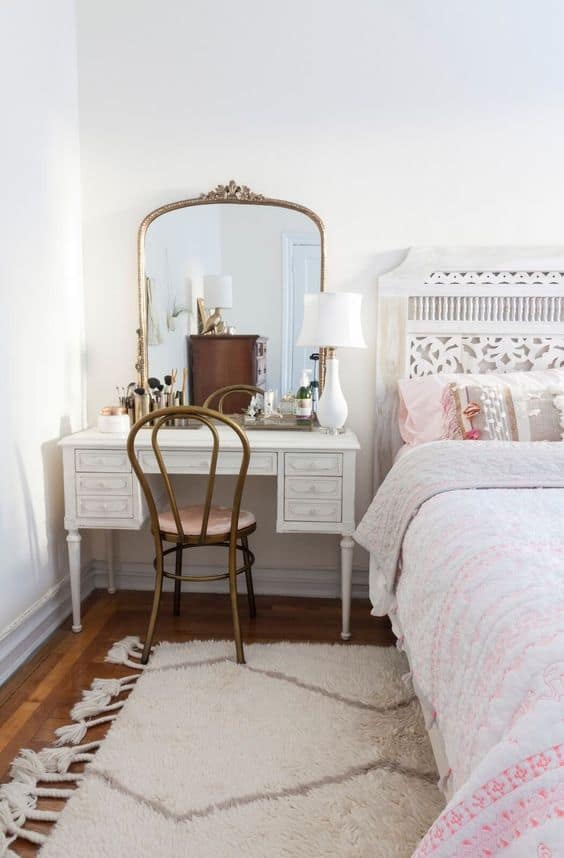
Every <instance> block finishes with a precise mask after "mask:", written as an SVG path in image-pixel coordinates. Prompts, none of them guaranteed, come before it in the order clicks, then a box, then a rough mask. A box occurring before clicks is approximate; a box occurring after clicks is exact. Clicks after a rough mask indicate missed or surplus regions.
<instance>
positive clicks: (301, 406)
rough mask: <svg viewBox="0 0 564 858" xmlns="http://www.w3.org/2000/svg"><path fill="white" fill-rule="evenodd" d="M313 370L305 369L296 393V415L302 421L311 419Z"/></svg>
mask: <svg viewBox="0 0 564 858" xmlns="http://www.w3.org/2000/svg"><path fill="white" fill-rule="evenodd" d="M310 374H311V370H309V369H304V371H303V373H302V380H301V383H300V386H299V388H298V392H297V393H296V404H295V411H294V413H295V415H296V420H298V421H299V422H300V423H301V422H305V421H307V420H311V414H312V400H311V378H310Z"/></svg>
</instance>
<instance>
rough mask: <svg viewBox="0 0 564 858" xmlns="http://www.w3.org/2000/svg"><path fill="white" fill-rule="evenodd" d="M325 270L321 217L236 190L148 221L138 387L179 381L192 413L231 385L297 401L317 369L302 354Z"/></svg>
mask: <svg viewBox="0 0 564 858" xmlns="http://www.w3.org/2000/svg"><path fill="white" fill-rule="evenodd" d="M324 269H325V236H324V228H323V223H322V221H321V219H320V218H319V216H318V215H317V214H315V212H313V211H311V210H310V209H308V208H306V207H305V206H302V205H299V204H298V203H293V202H287V201H285V200H277V199H271V198H269V197H265V196H263V195H262V194H257V193H254V192H253V191H251V190H250V189H249V188H248V187H246V186H245V185H238V184H237V183H236V182H234V181H231V182H229V184H227V185H218V186H217V187H216V188H215V189H214V190H212V191H210V192H209V193H207V194H202V195H201V196H200V197H197V198H193V199H187V200H180V201H179V202H174V203H168V204H166V205H163V206H161V207H160V208H158V209H155V210H154V211H152V212H150V213H149V214H148V215H147V216H146V217H145V218H144V220H143V222H142V223H141V226H140V228H139V235H138V276H139V280H138V289H139V329H138V355H137V363H136V369H137V372H138V383H139V386H140V387H143V388H145V389H146V388H147V385H148V384H149V380H150V379H159V380H161V381H162V380H163V378H164V376H165V375H167V376H168V375H171V374H172V373H173V371H175V372H176V389H177V390H178V391H180V390H182V391H183V393H184V404H194V405H201V404H202V403H203V402H204V400H205V399H206V398H207V396H208V395H209V394H210V393H211V392H212V391H213V390H215V389H217V388H220V387H224V386H225V385H230V384H247V385H249V384H250V385H256V386H258V387H261V388H264V389H268V390H273V391H276V392H277V393H278V394H279V396H280V397H282V396H283V395H284V394H286V393H287V392H294V393H295V391H296V390H297V387H298V386H299V384H300V378H301V376H302V375H303V370H304V369H311V370H314V369H315V363H316V362H315V361H313V362H312V360H311V359H310V354H311V353H312V349H305V348H301V347H298V346H296V339H297V336H298V333H299V331H300V327H301V324H302V318H303V303H304V300H303V296H304V294H305V293H308V292H318V291H320V290H321V291H323V288H324ZM317 372H318V374H319V378H320V381H321V380H322V379H323V360H320V362H319V368H318V370H317ZM153 383H154V382H153ZM235 406H236V403H235V404H234V409H235Z"/></svg>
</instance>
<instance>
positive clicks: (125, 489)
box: [60, 427, 360, 640]
mask: <svg viewBox="0 0 564 858" xmlns="http://www.w3.org/2000/svg"><path fill="white" fill-rule="evenodd" d="M218 428H219V433H220V450H221V453H220V457H219V462H218V468H217V473H218V474H233V473H237V472H238V468H239V462H240V452H239V451H240V449H241V448H240V442H239V441H238V439H236V438H235V437H234V435H233V433H231V432H230V431H229V430H228V429H227V428H225V427H218ZM248 438H249V442H250V445H251V462H250V466H249V472H248V473H249V476H251V475H252V476H257V475H262V476H265V477H274V478H276V480H277V489H278V492H277V496H278V501H277V516H276V531H277V532H278V533H333V534H341V537H342V538H341V581H342V632H341V637H342V638H343V639H345V640H348V639H349V638H350V604H351V578H352V556H353V545H354V543H353V540H352V538H351V535H352V533H353V531H354V529H355V521H354V499H355V467H356V454H357V451H358V450H359V446H360V445H359V442H358V439H357V437H356V435H355V434H354V433H353V432H350V431H348V430H347V431H346V432H345V433H343V434H340V435H327V434H324V433H322V432H320V431H319V430H314V431H312V432H303V431H291V430H290V431H286V430H285V431H280V432H277V431H275V430H264V431H261V430H252V431H249V433H248ZM126 440H127V436H126V435H121V434H119V435H118V434H110V433H102V432H98V431H97V430H95V429H86V430H84V431H82V432H77V433H75V434H74V435H69V436H67V437H66V438H63V439H62V441H60V445H61V446H62V448H63V465H64V486H65V529H66V530H67V531H68V535H67V543H68V551H69V566H70V580H71V591H72V609H73V626H72V628H73V631H74V632H80V631H81V629H82V626H81V617H80V607H81V598H80V571H81V563H80V542H81V536H80V531H81V529H83V528H96V529H104V530H107V531H109V533H110V534H111V531H113V530H139V529H140V528H141V526H142V525H143V522H144V521H145V518H146V517H147V514H146V510H145V504H144V501H143V498H142V494H141V490H140V487H139V484H138V482H137V479H136V477H135V475H134V474H133V473H132V471H131V465H130V463H129V459H128V457H127V452H126ZM210 441H211V435H210V433H209V432H208V431H206V430H203V429H202V430H183V429H171V430H168V431H167V430H163V431H162V432H161V433H160V445H161V449H162V451H163V455H164V458H165V462H166V465H167V468H168V470H169V472H170V473H173V474H207V473H208V470H209V463H210ZM138 448H139V449H140V450H141V451H142V452H141V454H140V461H141V465H142V466H143V468H144V470H145V471H146V472H147V473H157V472H158V470H157V464H156V460H155V458H154V454H153V452H152V449H151V432H150V430H147V431H146V432H145V431H142V432H141V433H140V436H139V444H138ZM145 448H146V452H143V451H144V450H145ZM110 547H111V542H110ZM108 555H109V556H108V571H109V586H108V589H109V591H110V592H115V584H114V570H113V554H112V551H111V550H110V551H109V552H108Z"/></svg>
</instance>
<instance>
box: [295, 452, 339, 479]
mask: <svg viewBox="0 0 564 858" xmlns="http://www.w3.org/2000/svg"><path fill="white" fill-rule="evenodd" d="M284 462H285V468H284V470H285V473H286V474H289V475H292V474H295V475H299V474H311V475H312V476H315V475H317V474H319V475H322V476H335V477H340V476H341V474H342V473H343V454H342V453H286V454H285V456H284Z"/></svg>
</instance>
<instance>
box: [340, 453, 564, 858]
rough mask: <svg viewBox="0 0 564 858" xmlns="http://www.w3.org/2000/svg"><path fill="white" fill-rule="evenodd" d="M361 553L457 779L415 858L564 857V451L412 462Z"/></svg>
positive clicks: (398, 475)
mask: <svg viewBox="0 0 564 858" xmlns="http://www.w3.org/2000/svg"><path fill="white" fill-rule="evenodd" d="M356 537H357V539H358V541H359V542H361V544H363V545H365V546H366V547H367V548H369V550H370V551H371V552H372V555H373V558H372V580H371V596H372V598H373V601H374V603H375V612H377V613H382V612H385V611H388V612H389V613H390V614H391V615H392V618H393V619H395V620H396V621H399V623H398V625H399V627H400V628H401V629H402V633H403V635H404V636H405V640H404V641H403V642H402V641H400V645H401V644H402V643H403V644H404V645H405V647H406V649H407V651H408V654H409V658H410V663H411V668H412V671H413V680H414V683H415V686H416V688H417V690H418V692H420V696H421V697H422V699H423V701H424V708H425V709H427V712H426V717H427V718H428V720H429V721H436V722H437V725H438V727H439V728H440V731H441V735H442V738H443V741H444V744H445V750H446V753H447V756H448V759H449V764H450V765H451V773H450V777H451V778H452V786H453V788H454V790H455V792H454V795H453V798H452V800H451V801H450V802H449V804H448V805H447V807H446V809H445V811H444V812H443V814H442V815H441V816H440V817H439V819H438V820H437V821H436V822H435V824H434V825H433V826H432V828H431V829H430V830H429V832H428V833H427V835H426V836H425V838H424V839H423V841H422V842H421V844H420V845H419V847H418V849H417V851H416V853H415V855H416V856H417V858H423V856H436V858H446V856H449V858H450V856H453V858H454V856H456V858H458V856H465V858H470V856H472V858H489V857H490V856H494V855H500V856H501V855H503V856H508V858H515V856H519V858H521V856H522V858H556V856H562V855H564V444H558V443H552V444H550V443H548V444H538V443H537V444H527V443H515V444H512V443H507V442H501V443H494V442H491V443H490V442H487V443H486V442H484V443H472V442H438V443H436V444H429V445H425V446H423V447H421V448H419V449H417V448H416V449H415V450H413V451H412V452H410V453H409V454H408V455H406V456H404V457H403V458H402V459H401V460H400V461H399V462H398V463H397V465H395V466H394V468H393V469H392V471H391V472H390V474H389V475H388V477H387V479H386V481H385V482H384V483H383V485H382V487H381V490H380V492H379V493H378V495H377V497H376V499H375V501H374V502H373V504H372V506H371V508H370V510H369V511H368V513H367V515H366V516H365V519H364V520H363V522H362V523H361V525H360V526H359V528H358V531H357V534H356ZM398 568H401V572H399V573H398ZM396 615H397V616H396Z"/></svg>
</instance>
